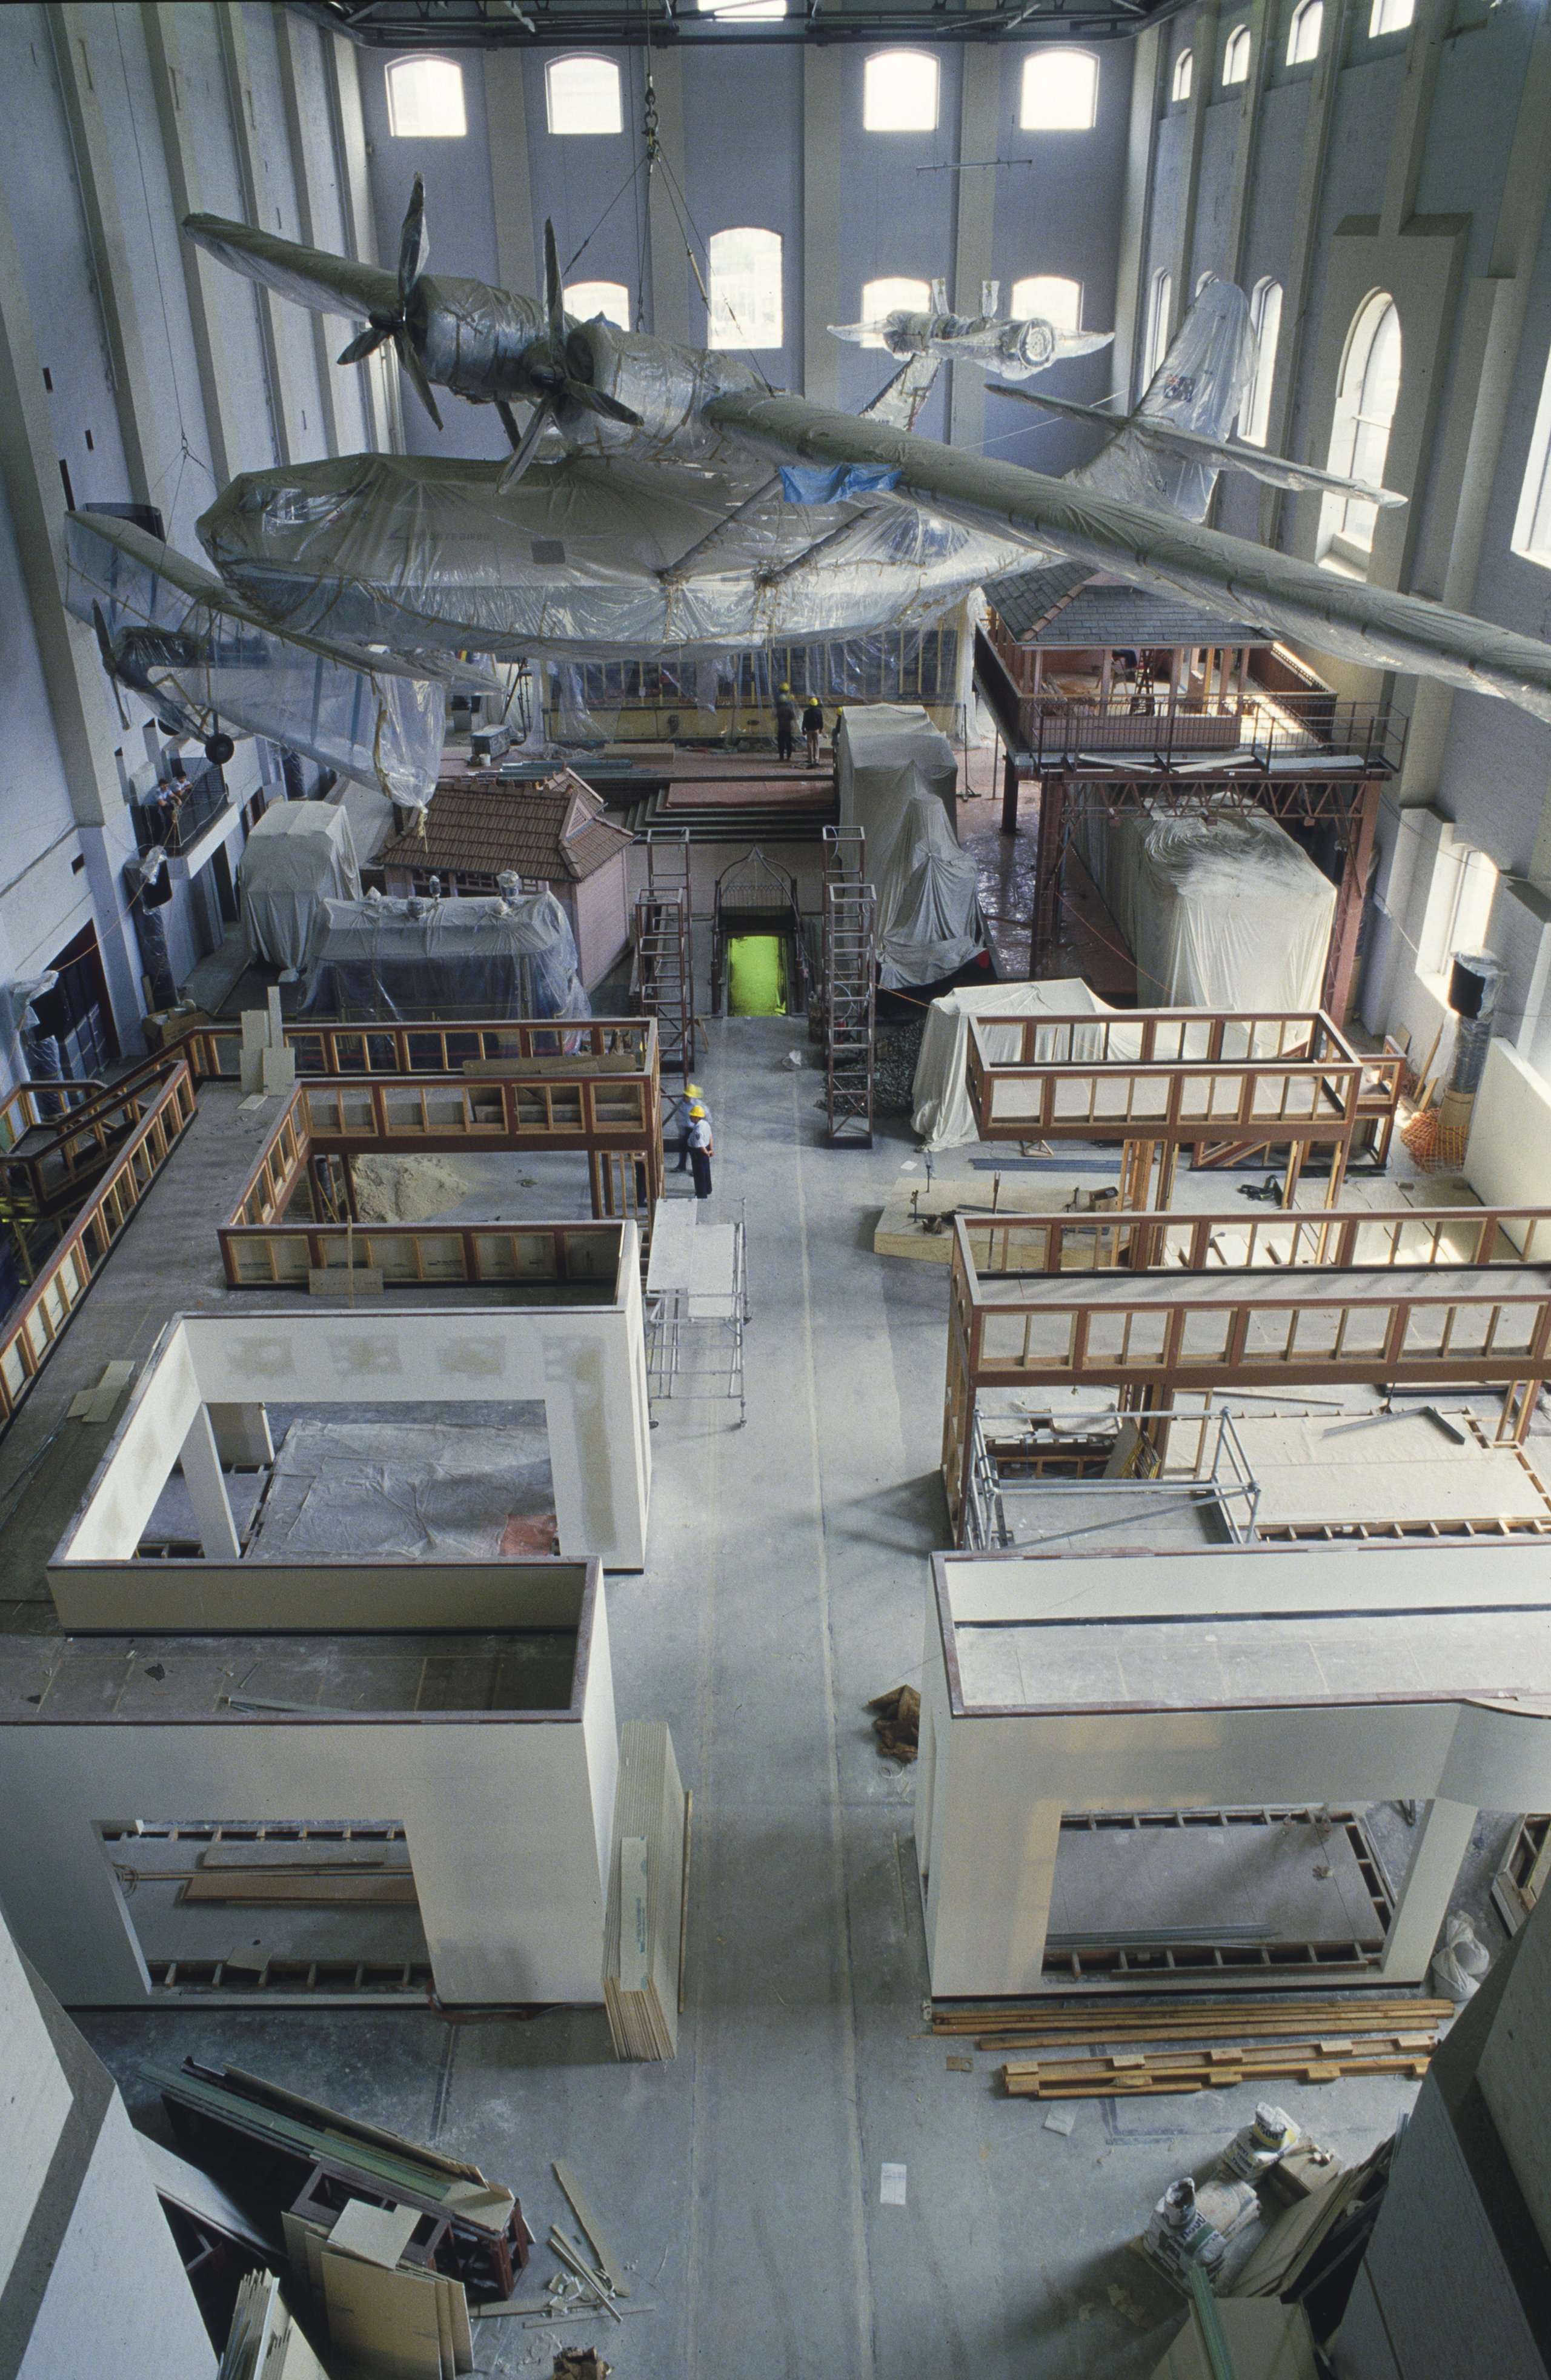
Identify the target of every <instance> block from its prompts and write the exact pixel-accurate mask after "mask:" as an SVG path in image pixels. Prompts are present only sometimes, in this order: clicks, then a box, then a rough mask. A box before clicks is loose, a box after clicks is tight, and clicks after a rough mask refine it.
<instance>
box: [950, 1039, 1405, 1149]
mask: <svg viewBox="0 0 1551 2380" xmlns="http://www.w3.org/2000/svg"><path fill="white" fill-rule="evenodd" d="M1403 1065H1404V1061H1403V1059H1401V1058H1400V1057H1398V1055H1391V1056H1382V1055H1381V1056H1377V1057H1365V1056H1363V1055H1362V1053H1361V1052H1360V1051H1358V1050H1354V1049H1353V1048H1352V1047H1351V1045H1350V1044H1349V1042H1348V1041H1347V1040H1346V1039H1345V1038H1344V1037H1343V1036H1342V1035H1341V1034H1340V1033H1339V1032H1338V1030H1337V1027H1336V1026H1335V1025H1334V1024H1332V1022H1331V1021H1330V1019H1329V1018H1328V1017H1327V1016H1325V1015H1323V1014H1319V1013H1318V1012H1314V1013H1312V1014H1288V1015H1272V1014H1266V1015H1251V1014H1244V1015H1236V1014H1227V1013H1225V1014H1219V1015H1197V1016H1181V1015H1180V1014H1179V1012H1178V1011H1173V1010H1139V1011H1128V1012H1125V1013H1123V1014H1119V1015H1117V1016H1107V1017H1106V1016H1050V1017H1046V1016H1040V1015H1037V1014H1035V1015H1031V1016H1019V1017H975V1018H971V1022H970V1039H969V1053H968V1075H969V1087H970V1097H971V1102H972V1104H973V1107H974V1111H975V1119H976V1123H977V1124H978V1127H979V1130H980V1135H981V1137H982V1139H983V1140H995V1139H1004V1140H1005V1139H1020V1140H1022V1139H1045V1140H1048V1139H1067V1140H1074V1139H1084V1140H1086V1139H1095V1138H1105V1137H1120V1138H1126V1139H1147V1140H1154V1141H1171V1142H1175V1143H1179V1142H1184V1141H1208V1140H1224V1139H1227V1140H1240V1139H1245V1138H1249V1139H1252V1140H1253V1141H1255V1142H1256V1143H1258V1142H1261V1141H1266V1142H1269V1141H1273V1140H1282V1141H1286V1140H1289V1139H1299V1140H1306V1141H1325V1140H1328V1141H1332V1142H1334V1141H1341V1140H1349V1139H1350V1138H1351V1137H1352V1136H1353V1135H1354V1134H1355V1133H1356V1132H1357V1131H1358V1129H1359V1127H1360V1126H1362V1125H1364V1124H1372V1125H1373V1126H1374V1127H1375V1128H1376V1129H1378V1130H1380V1131H1381V1132H1383V1131H1386V1130H1387V1128H1388V1126H1389V1125H1390V1123H1392V1120H1393V1117H1394V1112H1395V1107H1396V1103H1397V1101H1398V1098H1399V1090H1400V1076H1401V1072H1402V1068H1403Z"/></svg>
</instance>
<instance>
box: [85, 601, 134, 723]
mask: <svg viewBox="0 0 1551 2380" xmlns="http://www.w3.org/2000/svg"><path fill="white" fill-rule="evenodd" d="M92 626H93V628H95V630H96V632H97V650H98V651H99V652H100V653H101V654H102V657H103V667H104V670H105V671H106V672H107V680H108V684H109V685H110V686H112V688H113V698H114V700H115V702H116V704H117V705H118V724H119V725H120V727H128V724H129V714H128V711H127V710H125V708H124V697H123V694H122V692H121V690H120V688H119V684H118V672H117V670H116V668H115V667H114V662H113V638H112V637H110V636H109V635H108V624H107V622H106V621H105V620H104V617H103V607H102V605H101V604H100V603H93V604H92Z"/></svg>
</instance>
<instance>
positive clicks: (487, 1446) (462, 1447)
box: [249, 1418, 555, 1561]
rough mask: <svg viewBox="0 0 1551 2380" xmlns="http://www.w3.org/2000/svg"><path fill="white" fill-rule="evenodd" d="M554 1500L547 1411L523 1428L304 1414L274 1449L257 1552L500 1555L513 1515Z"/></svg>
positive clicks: (286, 1557)
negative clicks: (311, 1417) (347, 1419)
mask: <svg viewBox="0 0 1551 2380" xmlns="http://www.w3.org/2000/svg"><path fill="white" fill-rule="evenodd" d="M554 1509H555V1489H554V1486H553V1483H552V1481H551V1477H550V1469H549V1452H548V1443H547V1439H546V1436H545V1431H544V1427H543V1420H542V1418H541V1419H540V1420H539V1421H538V1422H537V1423H533V1424H529V1425H527V1426H525V1427H524V1426H519V1427H515V1428H511V1427H507V1428H500V1427H489V1426H487V1425H482V1426H480V1427H470V1426H469V1425H467V1424H462V1423H458V1422H415V1423H408V1424H399V1423H392V1424H390V1423H385V1422H339V1421H328V1422H319V1421H299V1422H293V1423H292V1425H291V1427H290V1428H289V1429H288V1430H287V1432H286V1436H285V1439H284V1441H283V1442H282V1444H281V1445H280V1447H279V1448H278V1450H277V1451H276V1453H275V1470H274V1474H273V1475H272V1477H271V1479H270V1483H269V1488H268V1492H267V1494H266V1495H265V1497H264V1500H263V1512H261V1514H260V1519H259V1526H258V1530H257V1533H256V1535H255V1536H254V1538H253V1540H252V1543H251V1544H250V1548H249V1559H250V1560H252V1561H295V1560H299V1559H305V1558H306V1557H307V1556H308V1555H310V1554H355V1555H358V1556H359V1557H360V1559H362V1560H372V1559H375V1558H378V1557H381V1556H383V1555H387V1556H390V1557H393V1556H400V1557H403V1558H405V1559H408V1560H432V1559H435V1558H439V1557H442V1556H445V1555H458V1554H462V1555H470V1556H474V1557H476V1558H479V1559H482V1560H494V1559H495V1558H496V1557H497V1556H498V1555H499V1554H500V1552H501V1550H502V1538H503V1536H504V1535H505V1533H506V1529H507V1523H508V1522H509V1521H511V1520H513V1519H515V1518H519V1517H520V1516H522V1515H525V1514H532V1513H536V1512H553V1511H554Z"/></svg>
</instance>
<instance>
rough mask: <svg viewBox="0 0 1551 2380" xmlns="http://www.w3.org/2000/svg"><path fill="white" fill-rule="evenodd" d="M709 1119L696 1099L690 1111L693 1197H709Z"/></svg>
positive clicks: (710, 1141)
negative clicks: (693, 1178) (693, 1181)
mask: <svg viewBox="0 0 1551 2380" xmlns="http://www.w3.org/2000/svg"><path fill="white" fill-rule="evenodd" d="M711 1153H712V1139H711V1117H710V1113H709V1111H707V1110H706V1109H705V1108H704V1107H703V1106H702V1103H701V1101H700V1100H699V1099H697V1100H696V1101H695V1103H694V1105H693V1106H692V1107H691V1108H690V1164H691V1166H692V1167H693V1168H694V1176H695V1196H696V1197H697V1198H709V1197H710V1196H711Z"/></svg>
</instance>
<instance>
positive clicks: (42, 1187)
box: [0, 1053, 187, 1211]
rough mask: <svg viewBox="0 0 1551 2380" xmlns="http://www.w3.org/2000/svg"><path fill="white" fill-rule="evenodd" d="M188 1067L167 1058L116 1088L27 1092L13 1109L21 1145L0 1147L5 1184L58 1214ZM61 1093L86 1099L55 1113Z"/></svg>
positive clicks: (78, 1086) (79, 1086) (34, 1088)
mask: <svg viewBox="0 0 1551 2380" xmlns="http://www.w3.org/2000/svg"><path fill="white" fill-rule="evenodd" d="M183 1064H184V1061H183V1060H182V1059H180V1058H177V1057H173V1056H171V1055H168V1054H166V1053H164V1054H163V1055H161V1056H160V1057H157V1058H155V1059H153V1060H152V1061H151V1062H149V1063H148V1064H144V1065H140V1066H138V1067H136V1068H135V1069H134V1070H133V1071H132V1072H131V1073H130V1074H128V1075H125V1076H123V1077H122V1078H121V1079H120V1080H119V1081H118V1082H116V1083H113V1084H107V1085H104V1084H100V1083H99V1084H85V1083H70V1084H67V1085H58V1086H55V1087H53V1088H52V1089H51V1088H50V1087H48V1086H45V1085H43V1084H36V1083H29V1084H24V1085H22V1086H21V1087H20V1090H19V1091H18V1092H15V1093H13V1094H12V1097H11V1099H9V1100H7V1102H6V1110H7V1111H8V1114H9V1115H10V1116H11V1117H13V1118H14V1119H15V1120H16V1121H18V1122H20V1121H21V1119H22V1118H26V1119H27V1121H26V1122H25V1123H23V1127H22V1130H21V1131H20V1132H19V1133H18V1134H17V1135H16V1137H15V1138H14V1139H11V1140H7V1141H6V1142H4V1143H3V1144H0V1182H3V1183H4V1184H5V1187H6V1189H7V1190H8V1191H10V1192H12V1193H13V1194H15V1193H17V1192H18V1191H19V1192H20V1193H21V1194H22V1195H23V1196H26V1197H28V1198H30V1199H31V1200H32V1201H33V1202H34V1203H35V1204H36V1206H37V1207H38V1208H39V1209H40V1210H41V1211H42V1210H48V1209H55V1210H56V1209H57V1208H59V1207H60V1206H61V1204H63V1203H66V1202H67V1201H68V1200H70V1198H71V1197H72V1196H78V1195H79V1193H80V1192H81V1191H82V1190H83V1189H84V1187H85V1185H86V1184H87V1183H89V1182H90V1181H91V1180H92V1178H93V1177H94V1176H95V1175H96V1174H98V1173H100V1172H102V1170H103V1168H104V1165H106V1164H107V1162H108V1160H109V1159H110V1157H111V1156H112V1154H113V1150H114V1147H115V1146H116V1145H117V1144H120V1143H122V1142H123V1141H124V1140H125V1139H126V1138H127V1137H128V1135H129V1134H131V1133H132V1132H134V1131H135V1129H136V1128H137V1126H138V1125H139V1124H140V1123H141V1122H142V1121H143V1120H144V1118H145V1117H146V1116H147V1115H148V1114H149V1113H150V1112H151V1110H152V1109H153V1107H154V1105H155V1104H156V1101H157V1099H159V1098H160V1097H161V1095H162V1092H163V1091H164V1090H165V1087H166V1085H167V1083H168V1082H169V1080H170V1079H171V1077H172V1075H173V1074H174V1072H175V1071H176V1070H177V1067H179V1066H180V1065H183ZM185 1071H187V1069H185ZM61 1090H64V1091H67V1092H69V1093H73V1094H79V1097H71V1098H69V1099H67V1100H65V1101H59V1103H58V1104H57V1105H55V1106H54V1107H53V1111H52V1112H51V1111H50V1109H51V1102H53V1101H58V1099H59V1092H60V1091H61ZM23 1094H25V1095H26V1096H25V1098H24V1097H23Z"/></svg>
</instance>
